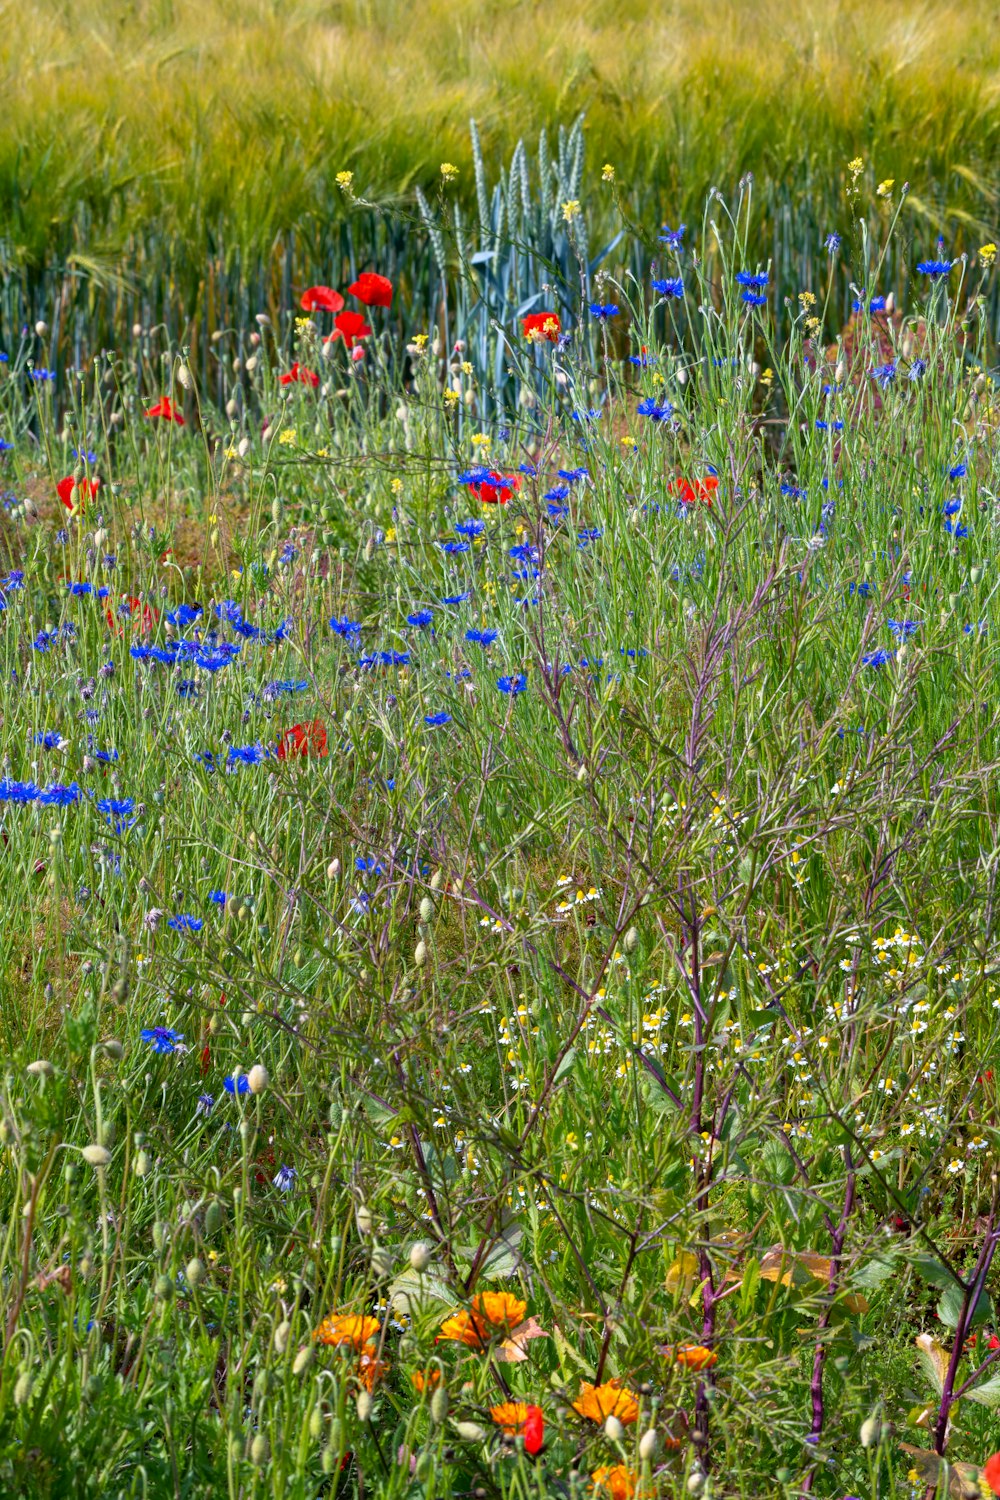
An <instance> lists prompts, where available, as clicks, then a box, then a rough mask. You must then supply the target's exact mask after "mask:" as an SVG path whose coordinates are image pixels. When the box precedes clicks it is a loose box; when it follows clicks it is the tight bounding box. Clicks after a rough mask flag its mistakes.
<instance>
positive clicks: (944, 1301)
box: [937, 1282, 993, 1328]
mask: <svg viewBox="0 0 1000 1500" xmlns="http://www.w3.org/2000/svg"><path fill="white" fill-rule="evenodd" d="M964 1304H965V1293H964V1292H963V1290H962V1288H961V1287H960V1286H956V1285H955V1283H954V1282H952V1284H951V1286H949V1287H946V1288H945V1291H944V1293H943V1295H942V1297H941V1301H940V1302H939V1303H938V1306H937V1312H938V1317H939V1318H940V1319H941V1322H942V1323H943V1324H944V1326H945V1327H946V1328H957V1327H958V1320H959V1318H960V1317H961V1316H962V1308H963V1306H964ZM992 1316H993V1304H992V1302H991V1301H990V1299H989V1297H988V1296H987V1294H986V1292H980V1294H979V1300H978V1301H977V1303H976V1305H975V1307H974V1308H973V1311H972V1317H971V1318H970V1319H969V1324H968V1326H969V1327H970V1328H974V1327H975V1325H976V1324H977V1323H985V1322H987V1320H988V1319H990V1318H992Z"/></svg>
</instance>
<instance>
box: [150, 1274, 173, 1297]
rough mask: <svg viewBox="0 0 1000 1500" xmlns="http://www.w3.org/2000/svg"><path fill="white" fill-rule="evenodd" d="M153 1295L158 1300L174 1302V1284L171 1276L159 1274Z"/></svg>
mask: <svg viewBox="0 0 1000 1500" xmlns="http://www.w3.org/2000/svg"><path fill="white" fill-rule="evenodd" d="M153 1295H154V1296H155V1297H156V1300H157V1302H172V1301H173V1300H174V1284H173V1282H172V1281H171V1279H170V1277H169V1276H157V1278H156V1282H155V1284H154V1286H153Z"/></svg>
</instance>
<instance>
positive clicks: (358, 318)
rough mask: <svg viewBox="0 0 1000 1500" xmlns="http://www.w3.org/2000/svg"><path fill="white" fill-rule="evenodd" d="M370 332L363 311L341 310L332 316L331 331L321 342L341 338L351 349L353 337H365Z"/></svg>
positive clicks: (325, 342) (326, 342)
mask: <svg viewBox="0 0 1000 1500" xmlns="http://www.w3.org/2000/svg"><path fill="white" fill-rule="evenodd" d="M370 333H371V329H370V328H369V327H368V324H367V323H366V322H365V319H364V314H363V313H359V312H342V313H338V314H337V316H336V317H335V318H334V320H333V332H332V333H331V334H328V335H327V337H326V338H325V339H324V340H323V342H324V344H328V343H329V342H330V340H331V339H343V340H344V343H345V344H346V345H347V347H348V349H352V348H353V347H354V340H355V339H366V338H367V337H368V335H369V334H370Z"/></svg>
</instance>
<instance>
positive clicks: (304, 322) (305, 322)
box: [295, 318, 313, 333]
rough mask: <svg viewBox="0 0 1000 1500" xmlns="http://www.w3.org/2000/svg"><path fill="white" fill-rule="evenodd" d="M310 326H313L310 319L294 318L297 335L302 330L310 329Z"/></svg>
mask: <svg viewBox="0 0 1000 1500" xmlns="http://www.w3.org/2000/svg"><path fill="white" fill-rule="evenodd" d="M312 326H313V320H312V318H296V319H295V331H296V332H297V333H301V332H302V330H303V329H304V328H311V327H312Z"/></svg>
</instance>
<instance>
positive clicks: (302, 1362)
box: [292, 1344, 316, 1375]
mask: <svg viewBox="0 0 1000 1500" xmlns="http://www.w3.org/2000/svg"><path fill="white" fill-rule="evenodd" d="M315 1358H316V1354H315V1351H314V1349H313V1347H312V1345H311V1344H303V1345H302V1348H301V1349H300V1350H299V1352H298V1354H296V1356H295V1360H294V1362H293V1364H292V1374H293V1375H304V1374H305V1372H306V1370H308V1369H311V1368H312V1364H313V1361H314V1360H315Z"/></svg>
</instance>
